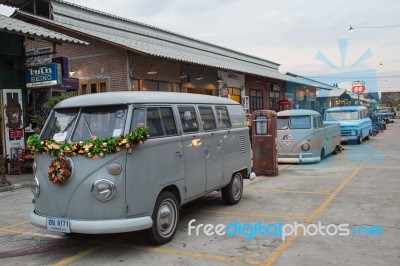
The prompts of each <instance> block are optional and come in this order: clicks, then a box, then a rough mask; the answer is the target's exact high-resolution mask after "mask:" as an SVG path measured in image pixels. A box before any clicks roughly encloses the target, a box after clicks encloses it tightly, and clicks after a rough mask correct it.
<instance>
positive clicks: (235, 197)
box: [221, 172, 243, 205]
mask: <svg viewBox="0 0 400 266" xmlns="http://www.w3.org/2000/svg"><path fill="white" fill-rule="evenodd" d="M221 195H222V199H223V200H224V202H225V203H226V204H229V205H235V204H237V203H238V202H239V201H240V199H241V198H242V195H243V176H242V174H241V173H240V172H237V173H235V174H233V176H232V178H231V182H229V184H228V185H227V186H226V187H224V188H222V189H221Z"/></svg>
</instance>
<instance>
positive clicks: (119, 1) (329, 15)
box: [0, 0, 400, 92]
mask: <svg viewBox="0 0 400 266" xmlns="http://www.w3.org/2000/svg"><path fill="white" fill-rule="evenodd" d="M67 2H72V3H75V4H78V5H82V6H85V7H89V8H92V9H96V10H100V11H103V12H106V13H110V14H113V15H117V16H120V17H123V18H127V19H131V20H134V21H138V22H141V23H145V24H148V25H151V26H155V27H158V28H161V29H164V30H168V31H171V32H174V33H178V34H182V35H184V36H187V37H191V38H195V39H198V40H201V41H205V42H209V43H212V44H215V45H219V46H223V47H226V48H229V49H232V50H236V51H239V52H242V53H246V54H249V55H253V56H257V57H260V58H263V59H266V60H269V61H273V62H275V63H278V64H280V67H279V71H280V72H282V73H286V72H291V73H295V74H297V75H301V76H305V77H309V78H312V79H318V80H321V81H323V82H325V83H327V84H330V85H332V84H334V83H338V84H339V86H340V87H341V88H344V89H351V84H352V82H354V81H364V82H365V84H366V90H367V92H373V91H376V90H378V91H379V92H383V91H400V1H398V0H381V1H372V0H363V1H361V0H330V1H321V0H303V1H299V0H286V1H273V0H201V1H200V0H146V1H143V0H113V1H111V2H110V1H109V0H85V1H82V0H80V1H79V0H68V1H67ZM110 3H112V4H110ZM13 11H14V9H12V8H9V7H5V6H2V5H0V14H3V15H7V16H9V15H10V14H11V13H12V12H13ZM350 25H351V26H352V27H353V28H354V29H355V31H353V32H348V28H349V27H350ZM380 63H382V66H379V64H380Z"/></svg>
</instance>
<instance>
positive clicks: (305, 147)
mask: <svg viewBox="0 0 400 266" xmlns="http://www.w3.org/2000/svg"><path fill="white" fill-rule="evenodd" d="M301 149H302V150H303V151H308V150H309V149H310V144H308V143H304V144H303V145H301Z"/></svg>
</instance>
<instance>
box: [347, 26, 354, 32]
mask: <svg viewBox="0 0 400 266" xmlns="http://www.w3.org/2000/svg"><path fill="white" fill-rule="evenodd" d="M347 31H348V32H352V31H355V29H354V28H353V27H352V26H351V25H350V28H349V29H348V30H347Z"/></svg>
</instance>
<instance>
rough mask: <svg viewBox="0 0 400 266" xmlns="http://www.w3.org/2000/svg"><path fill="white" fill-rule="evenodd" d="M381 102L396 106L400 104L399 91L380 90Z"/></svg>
mask: <svg viewBox="0 0 400 266" xmlns="http://www.w3.org/2000/svg"><path fill="white" fill-rule="evenodd" d="M381 104H382V105H388V106H390V107H396V106H397V105H399V104H400V92H382V94H381Z"/></svg>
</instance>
